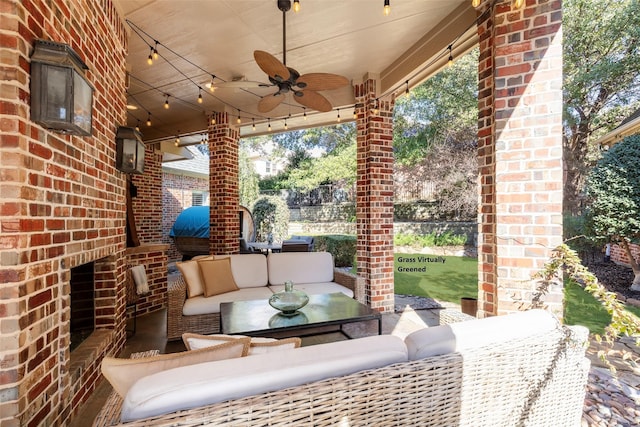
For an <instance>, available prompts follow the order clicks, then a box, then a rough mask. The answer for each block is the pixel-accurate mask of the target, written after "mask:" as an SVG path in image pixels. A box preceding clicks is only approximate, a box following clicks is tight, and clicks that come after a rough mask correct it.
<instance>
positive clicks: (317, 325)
mask: <svg viewBox="0 0 640 427" xmlns="http://www.w3.org/2000/svg"><path fill="white" fill-rule="evenodd" d="M371 320H376V321H377V322H378V335H380V334H381V333H382V316H381V314H380V312H379V311H376V310H373V309H372V308H370V307H367V306H366V305H364V304H361V303H360V302H358V301H356V300H355V299H353V298H349V297H348V296H346V295H345V294H343V293H341V292H337V293H332V294H321V295H309V303H308V304H307V305H306V306H304V307H303V308H301V309H300V310H299V314H297V315H295V316H291V317H287V316H283V315H282V314H280V312H279V311H278V310H276V309H275V308H273V307H271V306H270V305H269V302H268V301H267V300H250V301H234V302H223V303H221V304H220V330H221V332H222V333H223V334H229V335H233V334H237V335H248V336H254V337H268V336H275V337H284V336H308V335H319V334H324V333H330V332H340V333H342V334H343V335H344V336H345V337H347V338H351V337H350V336H349V335H348V334H347V333H346V332H345V331H344V330H343V328H342V326H343V325H344V324H347V323H356V322H366V321H371ZM331 326H339V329H338V330H328V329H327V328H328V327H331ZM313 329H315V330H316V331H315V332H314V331H313ZM318 330H321V332H318ZM305 331H306V332H307V333H305Z"/></svg>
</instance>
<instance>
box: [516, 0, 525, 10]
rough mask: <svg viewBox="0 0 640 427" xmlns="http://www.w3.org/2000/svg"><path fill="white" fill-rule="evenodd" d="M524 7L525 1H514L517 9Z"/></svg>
mask: <svg viewBox="0 0 640 427" xmlns="http://www.w3.org/2000/svg"><path fill="white" fill-rule="evenodd" d="M522 6H524V0H513V7H514V8H515V9H520V8H521V7H522Z"/></svg>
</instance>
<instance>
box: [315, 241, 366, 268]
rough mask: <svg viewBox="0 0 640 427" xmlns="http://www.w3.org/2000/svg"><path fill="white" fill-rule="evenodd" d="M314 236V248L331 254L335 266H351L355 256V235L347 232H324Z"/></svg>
mask: <svg viewBox="0 0 640 427" xmlns="http://www.w3.org/2000/svg"><path fill="white" fill-rule="evenodd" d="M314 237H315V250H316V251H319V252H321V251H326V252H330V253H331V254H332V255H333V260H334V262H335V266H336V267H351V266H353V263H354V260H355V257H356V236H352V235H347V234H325V235H320V236H314Z"/></svg>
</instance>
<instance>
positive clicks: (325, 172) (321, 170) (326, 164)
mask: <svg viewBox="0 0 640 427" xmlns="http://www.w3.org/2000/svg"><path fill="white" fill-rule="evenodd" d="M355 178H356V143H355V140H353V141H352V143H351V144H349V145H345V146H343V147H340V148H337V149H335V150H333V151H332V152H331V153H329V154H327V155H325V156H322V157H320V158H318V159H315V160H313V161H310V162H305V163H302V164H301V165H299V167H298V168H297V169H293V170H291V171H290V173H289V177H288V179H287V184H288V186H289V188H295V189H298V190H302V191H310V190H312V189H314V188H316V187H318V186H319V185H320V184H327V183H333V184H338V185H344V186H347V187H348V186H350V185H352V184H353V183H354V182H355Z"/></svg>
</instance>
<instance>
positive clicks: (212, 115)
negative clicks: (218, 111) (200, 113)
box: [211, 113, 216, 125]
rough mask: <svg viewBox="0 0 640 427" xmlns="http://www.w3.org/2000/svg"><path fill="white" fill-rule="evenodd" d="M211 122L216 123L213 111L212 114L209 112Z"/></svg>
mask: <svg viewBox="0 0 640 427" xmlns="http://www.w3.org/2000/svg"><path fill="white" fill-rule="evenodd" d="M211 124H212V125H215V124H216V115H215V113H212V114H211Z"/></svg>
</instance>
